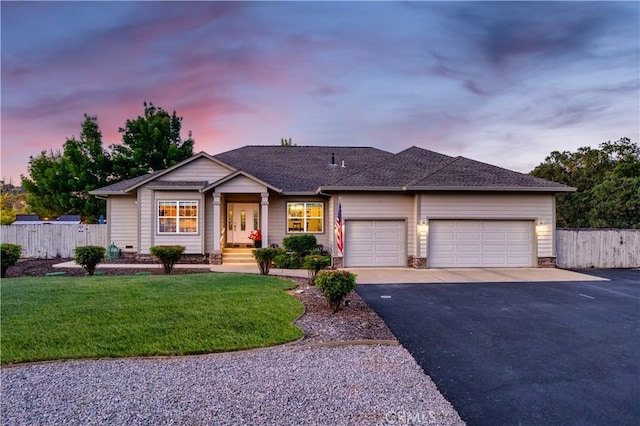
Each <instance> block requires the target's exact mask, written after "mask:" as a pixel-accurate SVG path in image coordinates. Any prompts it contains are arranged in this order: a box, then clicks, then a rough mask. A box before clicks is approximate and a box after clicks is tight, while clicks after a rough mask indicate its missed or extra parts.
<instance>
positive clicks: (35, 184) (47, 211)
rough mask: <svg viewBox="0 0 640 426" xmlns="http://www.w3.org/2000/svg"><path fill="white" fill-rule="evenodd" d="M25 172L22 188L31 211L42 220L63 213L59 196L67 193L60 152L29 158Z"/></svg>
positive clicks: (44, 152)
mask: <svg viewBox="0 0 640 426" xmlns="http://www.w3.org/2000/svg"><path fill="white" fill-rule="evenodd" d="M27 172H28V174H29V177H25V176H24V175H23V176H21V177H22V187H23V188H24V189H25V191H26V193H27V204H29V208H30V209H31V211H33V212H34V213H37V214H39V215H40V216H41V217H43V218H48V217H56V216H58V215H60V214H63V213H65V212H66V207H65V206H63V205H62V204H61V200H60V199H59V197H60V194H62V193H63V192H66V191H67V188H66V187H65V182H66V181H67V179H66V172H65V171H64V170H63V165H62V154H61V153H60V151H55V152H54V151H53V150H50V151H49V152H47V151H42V152H40V155H38V156H37V157H33V156H31V157H29V166H28V168H27Z"/></svg>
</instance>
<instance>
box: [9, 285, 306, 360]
mask: <svg viewBox="0 0 640 426" xmlns="http://www.w3.org/2000/svg"><path fill="white" fill-rule="evenodd" d="M292 287H294V284H293V283H291V282H290V281H285V280H282V279H279V278H275V277H265V276H259V275H241V274H192V275H151V276H149V275H148V276H119V277H111V276H93V277H79V278H70V277H25V278H12V279H4V280H2V283H1V291H2V295H1V296H2V299H1V302H2V305H1V309H2V312H1V325H2V329H1V355H0V360H1V362H2V364H8V363H16V362H27V361H42V360H52V359H71V358H93V357H125V356H146V355H183V354H198V353H211V352H224V351H234V350H240V349H248V348H256V347H263V346H270V345H276V344H279V343H284V342H289V341H292V340H295V339H297V338H299V337H301V336H302V331H301V330H300V329H299V328H297V327H296V326H294V325H293V324H292V322H293V321H294V320H295V318H297V317H298V316H299V315H300V314H301V313H302V311H303V306H302V304H301V303H300V302H299V301H297V300H296V299H294V298H293V297H291V296H290V295H288V294H286V293H285V292H284V290H286V289H289V288H292Z"/></svg>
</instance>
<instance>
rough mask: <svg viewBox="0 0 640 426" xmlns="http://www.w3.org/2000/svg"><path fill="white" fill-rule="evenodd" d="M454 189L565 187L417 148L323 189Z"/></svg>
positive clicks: (547, 189)
mask: <svg viewBox="0 0 640 426" xmlns="http://www.w3.org/2000/svg"><path fill="white" fill-rule="evenodd" d="M363 188H366V189H370V190H423V191H428V190H456V191H473V190H481V191H492V190H493V191H542V192H556V191H557V192H566V191H573V190H574V189H573V188H571V187H568V186H566V185H562V184H559V183H555V182H551V181H548V180H545V179H540V178H537V177H534V176H531V175H528V174H524V173H518V172H514V171H512V170H507V169H503V168H501V167H497V166H493V165H491V164H486V163H481V162H479V161H475V160H470V159H468V158H464V157H449V156H447V155H443V154H439V153H437V152H433V151H429V150H425V149H422V148H418V147H415V146H414V147H411V148H408V149H406V150H404V151H402V152H400V153H398V154H396V155H395V156H393V158H390V159H389V160H387V161H385V162H382V163H379V164H376V165H374V166H372V167H369V168H367V169H365V170H362V171H360V172H357V173H354V174H352V175H349V176H345V177H343V178H341V179H337V180H334V181H333V182H331V183H329V184H327V185H325V186H322V187H321V188H320V189H319V190H320V191H332V190H334V191H335V190H356V189H359V190H362V189H363Z"/></svg>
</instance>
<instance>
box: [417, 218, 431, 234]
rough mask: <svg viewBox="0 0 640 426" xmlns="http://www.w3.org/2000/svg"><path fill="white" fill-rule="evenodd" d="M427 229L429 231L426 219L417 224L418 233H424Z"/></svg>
mask: <svg viewBox="0 0 640 426" xmlns="http://www.w3.org/2000/svg"><path fill="white" fill-rule="evenodd" d="M428 231H429V225H427V221H426V220H423V221H422V222H420V223H419V224H418V233H419V234H420V235H426V234H427V232H428Z"/></svg>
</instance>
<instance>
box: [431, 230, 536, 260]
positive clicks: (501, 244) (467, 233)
mask: <svg viewBox="0 0 640 426" xmlns="http://www.w3.org/2000/svg"><path fill="white" fill-rule="evenodd" d="M534 241H535V230H534V222H533V221H532V220H431V221H429V256H428V264H429V267H430V268H452V267H453V268H455V267H458V268H470V267H532V266H534V261H535V258H534V252H535V251H534V248H535V247H534V246H535V244H534Z"/></svg>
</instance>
